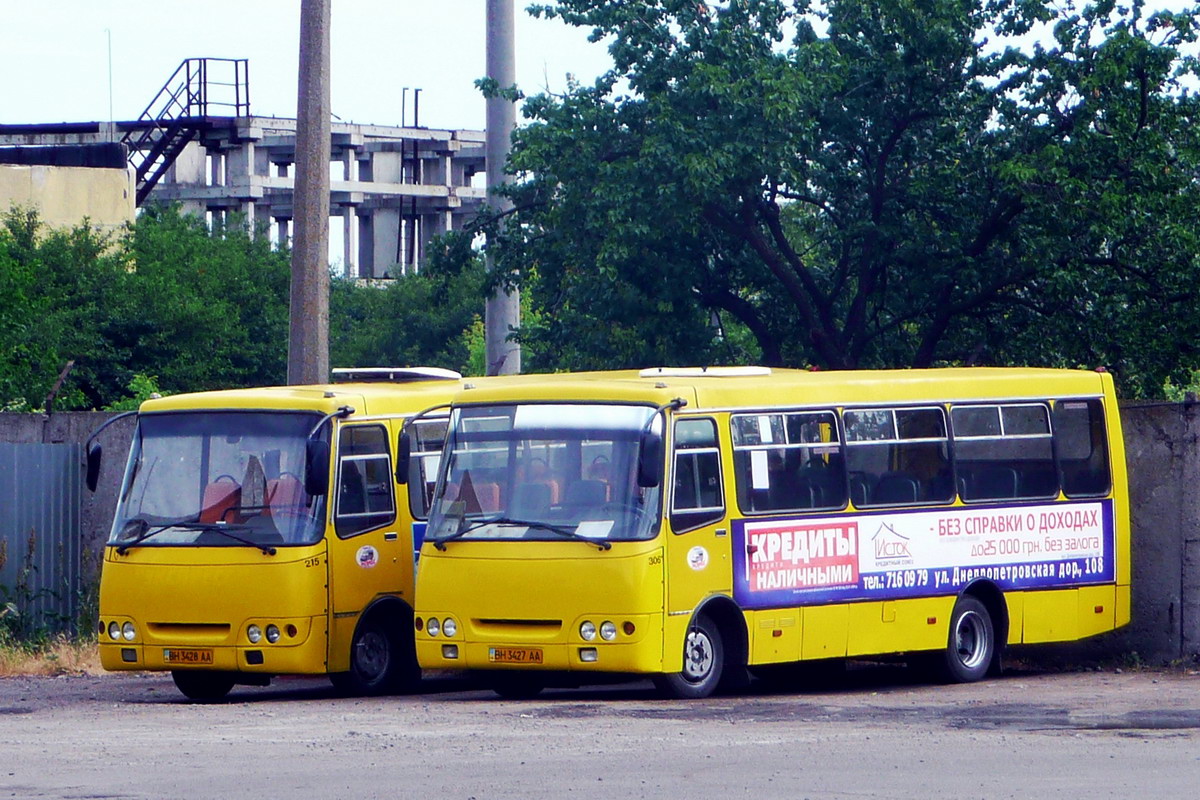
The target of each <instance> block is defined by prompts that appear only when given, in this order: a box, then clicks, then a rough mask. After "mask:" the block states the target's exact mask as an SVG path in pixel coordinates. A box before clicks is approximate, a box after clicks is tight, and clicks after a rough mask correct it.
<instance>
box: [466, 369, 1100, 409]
mask: <svg viewBox="0 0 1200 800" xmlns="http://www.w3.org/2000/svg"><path fill="white" fill-rule="evenodd" d="M476 380H477V379H476ZM1111 380H1112V379H1111V376H1110V375H1108V374H1106V373H1102V372H1093V371H1086V370H1065V369H1045V368H1024V367H945V368H937V369H901V370H829V371H809V370H797V369H770V370H765V369H763V368H726V369H725V370H716V369H714V370H709V371H702V370H700V369H698V368H662V369H654V370H642V371H637V370H623V371H614V372H584V373H563V374H556V375H542V376H534V375H527V376H525V379H524V380H523V381H520V382H516V383H514V382H501V383H490V384H480V385H475V386H471V385H470V384H471V379H468V380H467V381H466V383H467V384H468V385H467V386H466V387H465V388H464V391H462V392H461V393H459V394H458V395H457V396H456V397H455V398H454V402H455V404H461V405H474V404H480V403H511V402H553V401H562V402H584V401H593V402H618V403H619V402H628V403H646V404H654V405H660V404H663V403H667V402H669V401H670V400H672V399H674V398H676V397H682V398H683V399H684V400H686V401H687V407H686V409H685V410H693V411H694V410H698V409H719V408H742V407H747V408H750V407H789V406H792V407H794V406H806V405H863V404H871V403H884V402H886V403H896V402H903V403H919V402H935V401H938V402H940V401H947V400H980V399H1020V398H1038V399H1045V398H1054V397H1099V396H1101V395H1103V394H1104V393H1105V391H1106V389H1105V386H1106V383H1107V384H1108V385H1109V386H1111ZM1110 391H1111V390H1110Z"/></svg>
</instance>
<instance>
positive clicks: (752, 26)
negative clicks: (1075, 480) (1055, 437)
mask: <svg viewBox="0 0 1200 800" xmlns="http://www.w3.org/2000/svg"><path fill="white" fill-rule="evenodd" d="M535 13H538V14H544V15H550V16H557V17H560V18H562V19H563V20H565V21H566V22H568V23H572V24H576V25H582V26H586V27H589V28H591V29H592V31H593V36H594V38H596V39H604V40H606V41H608V42H609V49H610V53H611V55H612V58H613V69H612V70H611V71H610V72H609V73H608V74H606V75H604V76H602V77H601V78H600V79H598V80H597V81H596V83H595V84H594V85H590V86H584V85H573V86H571V87H570V89H569V91H568V92H567V93H566V94H565V95H563V96H549V95H539V96H536V97H533V98H531V99H529V100H528V101H527V102H526V104H525V113H526V115H527V116H528V117H530V118H531V119H532V120H533V123H532V124H530V125H529V126H527V127H526V128H524V129H522V130H520V131H519V132H518V133H517V135H516V137H515V141H514V151H513V154H512V157H511V161H510V168H511V169H512V170H513V171H514V172H515V173H516V174H517V175H518V176H520V178H521V179H520V180H519V181H518V182H517V184H516V185H515V187H514V188H513V190H512V195H513V200H514V202H515V204H516V210H515V211H514V212H513V213H512V214H511V215H510V216H509V217H508V218H506V219H503V220H498V219H494V220H492V221H491V223H490V225H491V234H492V235H491V238H490V239H489V241H490V242H492V244H491V245H490V246H492V247H494V253H495V255H496V257H497V259H498V263H499V264H500V265H501V266H502V270H501V272H502V274H505V275H508V276H511V278H512V280H514V281H517V282H519V283H521V284H522V285H523V287H524V288H525V290H526V291H527V292H532V293H534V294H535V296H536V300H535V305H536V306H537V307H538V308H539V310H540V311H541V314H540V316H539V317H538V319H537V320H536V321H535V323H534V324H532V325H526V326H524V327H523V329H522V338H523V339H524V340H525V342H526V344H527V346H528V347H529V348H530V349H532V350H533V351H534V353H535V354H536V355H537V357H540V358H541V359H543V361H548V362H557V363H556V365H557V366H565V367H583V366H603V365H610V366H617V365H632V364H645V363H650V362H664V363H666V362H681V361H693V362H694V361H701V360H709V361H722V360H738V359H740V358H742V357H744V356H745V355H746V350H747V348H749V350H750V356H751V357H757V358H759V359H761V360H763V361H765V362H766V363H768V364H794V365H802V364H808V363H813V364H818V365H822V366H828V367H839V368H844V367H855V366H885V365H890V366H899V365H912V366H928V365H934V364H939V363H1037V364H1048V365H1069V366H1074V365H1079V364H1088V365H1092V364H1107V365H1109V366H1110V367H1112V368H1115V369H1116V370H1117V371H1119V373H1120V374H1121V376H1122V378H1123V381H1124V385H1125V387H1126V391H1127V392H1129V393H1142V394H1146V393H1152V392H1154V391H1157V389H1158V387H1161V386H1162V383H1163V380H1164V379H1165V378H1167V377H1169V376H1172V375H1175V376H1180V375H1186V374H1187V366H1186V365H1187V364H1193V365H1194V364H1195V363H1196V361H1197V352H1196V347H1195V345H1194V344H1193V343H1194V342H1195V341H1196V334H1197V333H1198V332H1200V331H1197V327H1198V324H1200V323H1198V322H1197V321H1195V320H1193V319H1191V318H1190V317H1193V316H1194V315H1191V314H1190V313H1189V312H1190V309H1191V307H1192V306H1193V305H1194V300H1195V299H1196V296H1197V295H1196V289H1195V288H1194V285H1195V280H1194V275H1195V272H1196V267H1197V264H1196V253H1197V247H1196V245H1197V235H1198V234H1200V225H1198V223H1197V215H1196V214H1195V211H1194V209H1195V208H1196V207H1197V200H1198V199H1200V195H1198V191H1197V187H1196V184H1195V177H1196V162H1197V155H1198V150H1197V144H1198V142H1197V133H1196V131H1197V128H1196V125H1195V124H1194V118H1195V117H1196V113H1197V105H1196V100H1195V98H1194V97H1193V96H1192V95H1191V94H1189V93H1188V92H1187V91H1186V89H1185V85H1186V80H1187V79H1188V78H1189V76H1194V74H1195V63H1194V61H1193V60H1192V58H1191V57H1190V56H1189V55H1188V53H1189V52H1190V51H1191V49H1192V48H1193V47H1194V44H1195V21H1196V13H1195V12H1194V11H1189V12H1187V13H1181V14H1167V13H1156V14H1150V13H1147V12H1146V10H1145V7H1144V4H1143V3H1142V2H1140V1H1138V2H1132V3H1129V4H1127V5H1117V4H1116V3H1115V2H1112V0H1101V1H1100V2H1096V3H1092V4H1089V5H1086V6H1079V7H1076V6H1074V5H1072V4H1071V3H1069V2H1067V3H1063V2H1049V1H1048V0H828V2H826V3H824V4H823V5H819V6H818V5H816V4H810V3H808V2H804V1H803V0H796V1H795V2H789V1H787V0H725V1H724V2H696V1H695V0H559V2H556V3H553V4H548V5H541V6H538V7H535ZM1039 31H1044V32H1049V35H1048V36H1044V37H1043V38H1041V39H1037V38H1034V34H1036V33H1038V32H1039ZM1017 45H1020V47H1018V46H1017ZM501 223H503V225H502V231H503V233H502V234H501ZM714 321H716V322H719V323H720V324H719V325H714Z"/></svg>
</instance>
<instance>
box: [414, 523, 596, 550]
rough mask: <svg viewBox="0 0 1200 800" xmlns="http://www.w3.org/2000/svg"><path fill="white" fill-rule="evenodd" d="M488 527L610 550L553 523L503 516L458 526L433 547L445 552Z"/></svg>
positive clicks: (591, 539) (437, 540) (436, 541)
mask: <svg viewBox="0 0 1200 800" xmlns="http://www.w3.org/2000/svg"><path fill="white" fill-rule="evenodd" d="M464 521H465V520H464ZM488 525H516V526H522V527H526V528H541V529H542V530H546V531H550V532H551V533H557V534H558V535H560V536H565V537H567V538H568V539H576V540H578V541H581V542H587V543H589V544H594V545H596V547H598V548H600V549H601V550H611V549H612V543H611V542H609V541H607V540H606V539H593V538H592V537H591V536H584V535H583V534H581V533H579V532H577V531H574V530H572V529H571V528H567V527H565V526H562V525H554V524H553V523H549V522H539V521H537V520H532V519H517V518H515V517H506V516H503V515H500V516H495V517H484V518H483V519H477V520H475V521H474V522H472V523H470V524H463V525H460V526H459V528H458V530H456V531H455V532H454V533H451V534H448V535H446V536H443V537H441V538H440V539H434V540H433V546H434V547H436V548H437V549H438V550H445V549H446V542H448V541H451V540H452V539H460V538H462V537H463V536H466V535H467V534H468V533H470V532H471V531H475V530H479V529H480V528H485V527H487V526H488Z"/></svg>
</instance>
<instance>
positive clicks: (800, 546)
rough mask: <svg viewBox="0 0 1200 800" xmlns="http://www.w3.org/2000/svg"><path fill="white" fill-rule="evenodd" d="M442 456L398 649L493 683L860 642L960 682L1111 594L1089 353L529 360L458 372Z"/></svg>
mask: <svg viewBox="0 0 1200 800" xmlns="http://www.w3.org/2000/svg"><path fill="white" fill-rule="evenodd" d="M403 457H404V456H403V455H402V456H401V458H403ZM439 470H440V475H439V477H438V483H437V486H436V489H435V492H434V498H433V505H432V508H431V511H430V516H429V527H428V531H427V535H426V537H425V540H424V543H423V545H422V548H421V558H420V564H421V567H420V573H421V574H420V580H419V581H418V586H417V601H416V606H415V619H414V627H415V629H416V637H417V639H416V646H417V657H418V660H419V663H420V665H421V666H422V667H425V668H436V669H465V670H478V671H481V673H483V674H484V675H485V676H486V677H487V678H489V679H490V680H491V682H492V685H493V686H494V688H495V689H496V690H497V691H498V692H499V693H501V694H502V695H506V696H522V695H526V696H527V695H531V694H533V693H536V692H537V691H539V690H540V689H541V688H543V687H544V686H545V685H546V684H547V682H549V681H570V682H572V683H574V684H578V683H582V682H586V681H588V680H589V679H591V680H599V679H600V677H601V676H602V674H605V673H612V674H622V675H624V674H641V675H649V676H653V678H654V681H655V683H656V684H657V686H658V687H659V689H660V690H661V691H662V692H663V693H664V694H666V695H669V696H674V697H704V696H706V695H709V694H710V693H712V692H713V691H715V690H716V689H717V688H718V687H726V688H729V687H735V686H737V685H739V684H740V683H741V682H742V681H744V680H745V677H746V675H747V671H748V669H749V671H750V672H758V673H766V672H769V671H776V672H780V671H783V672H786V671H787V670H786V668H783V665H797V664H801V663H802V662H818V661H824V660H829V659H846V658H848V657H862V656H876V655H882V654H907V655H908V657H909V658H911V659H913V660H923V661H926V662H928V663H929V664H930V665H932V666H933V667H935V668H936V670H937V673H938V674H939V676H940V677H941V678H942V679H945V680H948V681H974V680H979V679H981V678H983V677H984V676H985V675H987V674H988V673H989V672H992V671H995V670H997V669H998V668H999V663H1000V661H999V658H1000V654H1001V651H1002V649H1003V648H1004V647H1005V646H1006V645H1011V644H1018V643H1034V642H1062V641H1073V640H1076V639H1080V638H1083V637H1086V636H1091V635H1094V634H1098V633H1102V632H1104V631H1110V630H1113V629H1114V628H1116V627H1118V626H1120V625H1123V624H1125V623H1127V622H1128V620H1129V614H1130V594H1129V583H1130V565H1129V552H1130V550H1129V548H1130V545H1129V536H1130V534H1129V514H1128V493H1127V489H1126V475H1125V458H1124V451H1123V447H1122V440H1121V429H1120V423H1119V418H1118V414H1117V401H1116V397H1115V395H1114V390H1113V381H1112V377H1111V375H1109V374H1107V373H1105V372H1104V371H1102V370H1101V371H1094V372H1089V371H1076V370H1051V369H1009V368H1005V369H1000V368H947V369H932V370H895V371H830V372H817V371H798V370H783V369H767V368H759V367H728V368H719V367H714V368H696V369H689V368H680V369H668V368H662V369H649V370H644V371H641V372H634V371H626V372H610V373H583V374H579V375H574V376H571V375H566V376H563V375H559V376H548V377H547V378H546V379H544V380H538V379H537V378H536V377H532V376H527V377H526V379H525V380H524V381H522V382H520V383H509V384H506V385H499V384H495V385H489V386H483V385H480V386H475V387H465V388H464V390H463V391H462V392H460V393H459V394H458V395H457V396H456V398H455V400H454V404H453V407H452V410H451V413H450V422H449V429H448V431H447V434H446V439H445V450H444V454H443V457H442V459H441V462H440V464H439ZM793 671H796V670H793Z"/></svg>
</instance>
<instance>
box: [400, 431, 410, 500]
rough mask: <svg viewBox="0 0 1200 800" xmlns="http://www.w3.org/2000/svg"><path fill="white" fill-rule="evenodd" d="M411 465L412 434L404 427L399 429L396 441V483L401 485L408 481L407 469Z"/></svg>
mask: <svg viewBox="0 0 1200 800" xmlns="http://www.w3.org/2000/svg"><path fill="white" fill-rule="evenodd" d="M411 465H412V434H410V433H409V432H408V428H407V427H405V428H404V429H403V430H401V431H400V440H399V441H398V442H396V483H398V484H400V485H401V486H403V485H404V484H406V483H408V470H409V467H410V466H411Z"/></svg>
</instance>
